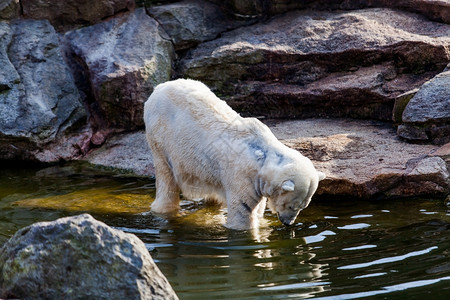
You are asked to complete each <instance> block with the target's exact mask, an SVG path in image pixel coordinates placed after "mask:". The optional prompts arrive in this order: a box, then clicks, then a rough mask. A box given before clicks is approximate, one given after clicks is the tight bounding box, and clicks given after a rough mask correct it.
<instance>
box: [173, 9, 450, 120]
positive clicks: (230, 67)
mask: <svg viewBox="0 0 450 300" xmlns="http://www.w3.org/2000/svg"><path fill="white" fill-rule="evenodd" d="M449 45H450V27H449V26H448V25H446V24H440V23H434V22H430V21H427V20H424V19H423V17H421V16H418V15H416V14H412V13H404V12H400V11H394V10H390V9H366V10H359V11H352V12H321V11H294V12H290V13H287V14H285V15H281V16H277V17H275V18H274V19H272V20H270V21H269V22H267V23H258V24H255V25H252V26H248V27H245V28H239V29H236V30H233V31H231V32H227V33H224V34H223V35H222V36H221V37H220V38H218V39H215V40H213V41H209V42H205V43H202V44H200V45H199V46H198V47H196V48H195V49H192V50H191V51H190V52H189V53H188V54H187V56H186V57H185V58H183V59H182V60H181V62H180V72H181V74H182V75H183V76H185V77H189V78H193V79H198V80H201V81H203V82H205V83H207V84H208V85H209V86H210V87H211V88H213V89H214V90H215V91H216V92H217V93H218V94H220V95H223V96H224V98H225V100H226V101H227V102H228V103H229V104H230V105H231V106H232V107H233V108H235V109H236V110H237V111H239V112H241V113H243V114H246V115H255V116H266V117H276V118H305V117H330V116H331V117H356V118H371V119H381V120H390V119H391V116H392V108H393V105H394V101H395V97H397V96H398V95H400V94H402V93H404V92H406V91H409V90H411V89H413V88H415V87H419V86H420V85H422V84H423V83H424V82H425V81H426V80H428V79H430V78H432V77H433V76H434V75H435V74H436V73H438V72H440V71H442V70H443V69H444V68H445V65H446V64H447V63H448V57H449V55H450V52H449V50H448V49H449V48H448V47H449Z"/></svg>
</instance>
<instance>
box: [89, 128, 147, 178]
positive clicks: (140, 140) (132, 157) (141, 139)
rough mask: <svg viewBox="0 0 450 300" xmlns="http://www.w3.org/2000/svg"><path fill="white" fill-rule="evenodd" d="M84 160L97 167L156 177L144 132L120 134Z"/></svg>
mask: <svg viewBox="0 0 450 300" xmlns="http://www.w3.org/2000/svg"><path fill="white" fill-rule="evenodd" d="M84 160H86V161H88V162H89V163H91V164H93V165H97V166H102V167H107V168H114V169H119V170H120V171H121V172H126V173H132V174H135V175H138V176H154V175H155V170H154V167H153V159H152V155H151V153H150V148H149V147H148V144H147V140H146V138H145V133H144V132H143V131H138V132H133V133H124V134H118V135H115V136H113V137H111V138H110V139H108V141H106V143H105V144H104V145H103V146H102V147H101V148H99V149H96V150H95V151H92V152H90V153H89V154H88V155H87V156H86V157H85V158H84Z"/></svg>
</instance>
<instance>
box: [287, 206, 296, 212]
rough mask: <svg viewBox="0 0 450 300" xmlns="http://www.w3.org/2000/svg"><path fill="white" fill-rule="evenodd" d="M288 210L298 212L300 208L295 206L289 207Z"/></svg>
mask: <svg viewBox="0 0 450 300" xmlns="http://www.w3.org/2000/svg"><path fill="white" fill-rule="evenodd" d="M288 209H290V210H292V211H297V210H298V207H296V206H293V205H289V206H288Z"/></svg>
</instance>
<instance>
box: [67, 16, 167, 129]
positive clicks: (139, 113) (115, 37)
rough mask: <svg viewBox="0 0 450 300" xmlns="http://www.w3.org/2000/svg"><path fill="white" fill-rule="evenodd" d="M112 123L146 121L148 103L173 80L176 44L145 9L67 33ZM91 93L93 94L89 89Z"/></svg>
mask: <svg viewBox="0 0 450 300" xmlns="http://www.w3.org/2000/svg"><path fill="white" fill-rule="evenodd" d="M65 39H66V43H67V44H68V47H69V48H70V49H71V51H72V52H73V53H72V55H73V56H75V60H76V61H78V62H81V64H80V68H84V70H85V73H86V74H87V77H86V78H85V80H86V81H88V82H89V85H90V87H91V88H92V91H91V94H92V95H93V99H91V101H93V102H95V105H97V106H98V112H99V114H100V115H101V116H102V117H103V119H104V120H105V122H106V125H105V126H106V127H109V128H118V129H122V130H123V129H126V130H131V129H135V128H137V127H140V126H143V124H144V123H143V103H144V102H145V101H146V100H147V98H148V96H149V95H150V94H151V92H152V91H153V87H154V86H156V85H157V84H159V83H161V82H164V81H167V80H169V79H170V74H171V68H172V60H173V55H174V51H173V46H172V43H171V42H170V41H169V40H168V37H167V36H166V35H165V33H164V31H163V30H162V29H161V28H160V26H159V25H158V23H157V22H156V21H155V20H154V19H152V18H150V17H149V16H148V15H147V14H146V13H145V10H144V9H143V8H141V9H136V10H135V11H134V12H132V13H128V14H124V15H123V16H120V17H116V18H114V19H112V20H108V21H105V22H102V23H99V24H96V25H93V26H89V27H85V28H81V29H78V30H75V31H70V32H68V33H66V34H65ZM88 94H89V93H88Z"/></svg>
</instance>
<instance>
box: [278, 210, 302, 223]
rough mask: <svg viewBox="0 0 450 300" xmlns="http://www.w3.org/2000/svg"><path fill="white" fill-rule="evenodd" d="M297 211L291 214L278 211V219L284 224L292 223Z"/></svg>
mask: <svg viewBox="0 0 450 300" xmlns="http://www.w3.org/2000/svg"><path fill="white" fill-rule="evenodd" d="M298 213H299V212H297V213H295V214H291V213H286V214H280V213H278V214H277V215H278V219H279V220H280V221H281V223H283V224H284V225H285V226H291V225H292V224H294V222H295V219H296V218H297V215H298Z"/></svg>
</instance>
